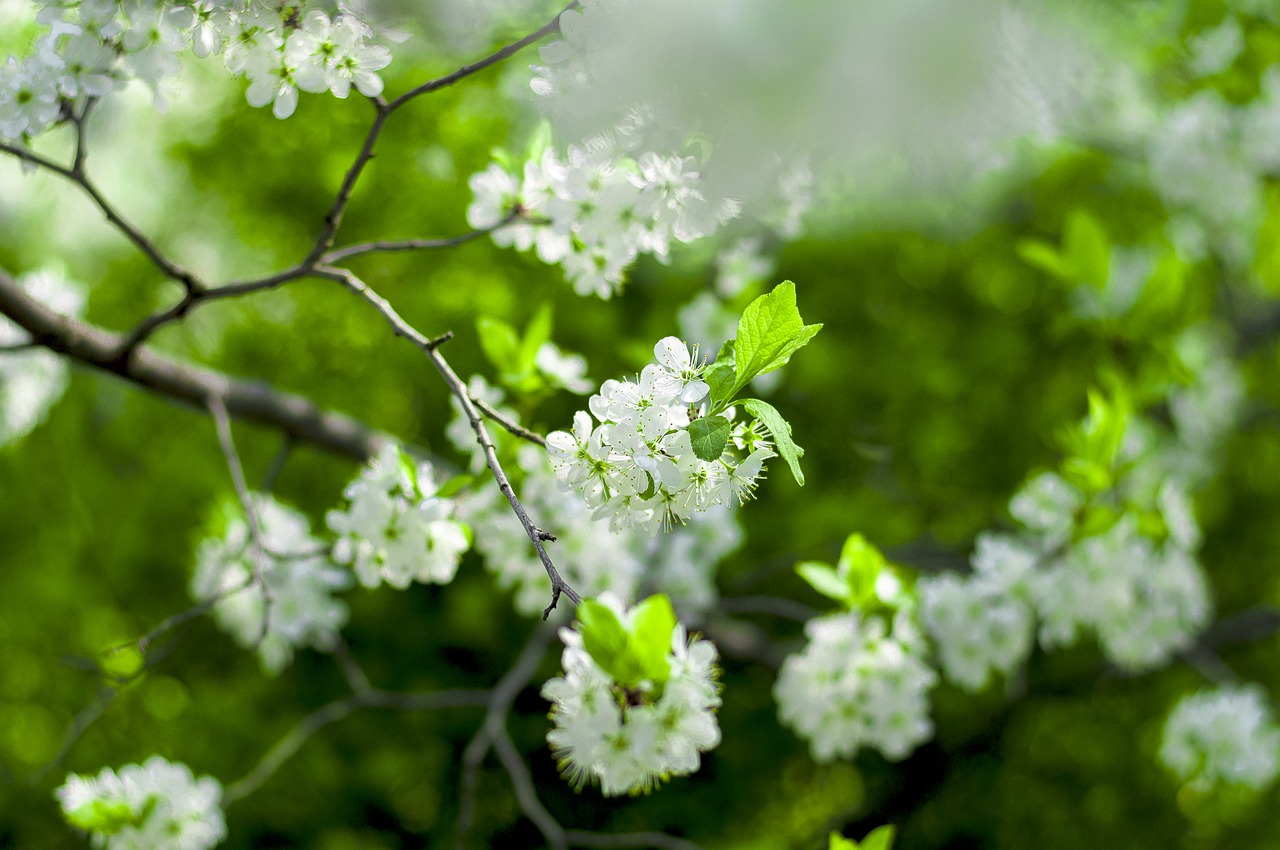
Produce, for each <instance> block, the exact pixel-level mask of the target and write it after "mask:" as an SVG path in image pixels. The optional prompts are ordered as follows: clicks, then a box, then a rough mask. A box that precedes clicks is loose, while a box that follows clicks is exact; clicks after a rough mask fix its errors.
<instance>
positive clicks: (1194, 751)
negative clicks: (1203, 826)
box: [1160, 684, 1280, 791]
mask: <svg viewBox="0 0 1280 850" xmlns="http://www.w3.org/2000/svg"><path fill="white" fill-rule="evenodd" d="M1160 761H1161V762H1162V763H1163V764H1164V765H1165V767H1167V768H1168V769H1169V770H1170V771H1171V772H1172V773H1173V774H1174V775H1175V776H1177V778H1178V779H1179V780H1180V781H1182V782H1184V783H1187V784H1189V785H1193V786H1196V787H1198V788H1200V789H1201V790H1206V791H1211V790H1214V789H1217V788H1219V787H1221V786H1223V785H1234V786H1238V787H1244V788H1250V789H1253V790H1256V791H1261V790H1262V789H1264V788H1266V787H1267V786H1268V785H1270V784H1271V783H1272V782H1274V781H1275V779H1276V776H1277V775H1278V774H1280V726H1277V725H1276V721H1275V718H1274V716H1273V714H1272V711H1271V706H1270V705H1269V704H1268V702H1267V695H1266V692H1265V691H1264V690H1263V689H1262V686H1261V685H1257V684H1248V685H1223V686H1221V687H1218V688H1215V689H1213V690H1206V691H1200V692H1199V693H1195V694H1189V695H1187V696H1184V697H1183V698H1182V699H1181V700H1179V701H1178V704H1177V705H1176V706H1175V707H1174V709H1173V711H1172V712H1171V713H1170V715H1169V719H1168V721H1166V722H1165V726H1164V739H1163V741H1162V742H1161V744H1160Z"/></svg>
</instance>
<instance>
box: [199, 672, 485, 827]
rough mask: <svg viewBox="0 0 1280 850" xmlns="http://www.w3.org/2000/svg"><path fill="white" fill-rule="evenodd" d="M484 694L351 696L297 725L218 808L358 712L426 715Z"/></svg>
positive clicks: (479, 700) (479, 701) (476, 701)
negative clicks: (316, 736)
mask: <svg viewBox="0 0 1280 850" xmlns="http://www.w3.org/2000/svg"><path fill="white" fill-rule="evenodd" d="M488 697H489V692H488V691H468V690H454V691H435V692H428V693H392V692H389V691H379V690H373V691H369V692H368V693H361V694H352V695H351V696H347V697H343V698H342V699H339V700H334V701H333V702H331V703H329V704H327V705H323V706H321V707H320V708H317V709H316V710H315V711H313V712H311V713H310V714H308V715H307V716H306V717H304V718H302V720H300V721H298V723H297V725H295V726H294V727H293V728H292V729H290V730H289V731H288V732H287V733H286V734H285V736H284V737H283V738H281V739H280V740H279V741H278V742H276V745H275V746H274V747H272V748H271V749H270V750H268V751H267V753H266V754H265V755H264V756H263V757H262V759H261V761H259V762H258V764H257V766H256V767H254V769H253V770H251V771H249V773H248V774H247V775H246V776H244V777H243V778H241V779H239V780H238V781H236V782H233V783H232V784H230V785H228V786H227V789H226V791H224V792H223V794H222V805H223V806H224V807H225V806H230V805H231V804H232V803H235V802H237V801H239V800H243V799H244V798H245V797H247V796H249V795H250V794H252V793H254V792H255V791H257V790H258V789H259V788H261V787H262V786H263V785H264V784H265V783H266V782H267V780H269V779H270V778H271V777H272V776H273V775H275V772H276V771H277V770H279V769H280V767H281V765H283V764H284V763H285V762H287V761H288V760H289V759H290V758H292V757H293V756H294V755H295V754H296V753H297V752H298V750H300V749H301V748H302V745H303V744H305V743H306V742H307V740H308V739H309V738H311V736H312V735H314V734H315V733H316V732H319V731H320V730H321V729H323V728H324V727H326V726H328V725H329V724H330V723H336V722H337V721H339V720H341V719H343V718H344V717H346V716H347V715H349V714H351V713H352V712H354V711H356V710H357V709H361V708H395V709H399V710H401V711H427V710H430V709H436V708H464V707H472V706H481V705H484V704H485V702H486V700H487V699H488Z"/></svg>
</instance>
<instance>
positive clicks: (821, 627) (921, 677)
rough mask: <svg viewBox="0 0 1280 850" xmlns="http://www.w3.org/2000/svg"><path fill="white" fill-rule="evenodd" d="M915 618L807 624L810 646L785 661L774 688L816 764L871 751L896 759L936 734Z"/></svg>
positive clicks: (906, 611) (862, 617) (854, 615)
mask: <svg viewBox="0 0 1280 850" xmlns="http://www.w3.org/2000/svg"><path fill="white" fill-rule="evenodd" d="M914 616H915V615H914V612H913V611H912V608H911V606H910V605H909V604H904V605H903V607H901V608H899V610H898V611H897V613H896V614H893V615H887V614H883V613H875V614H870V615H868V614H864V613H862V612H860V611H858V610H849V611H844V612H841V613H838V614H832V615H830V616H827V617H820V618H815V619H813V620H810V621H809V622H807V623H805V627H804V631H805V636H806V637H807V638H808V643H807V644H806V645H805V648H804V650H803V651H802V652H800V653H798V654H795V655H791V656H788V658H787V659H786V661H784V662H783V665H782V670H781V671H780V673H779V675H778V681H777V682H776V683H775V685H774V688H773V696H774V699H775V700H776V701H777V703H778V716H779V717H780V718H781V720H782V722H783V723H785V724H786V725H788V726H790V727H791V728H792V729H794V730H795V731H796V733H797V734H799V735H800V736H801V737H803V738H805V739H806V740H807V741H808V742H809V749H810V752H812V754H813V757H814V759H816V760H817V761H820V762H829V761H831V760H832V759H835V758H852V757H853V755H854V754H855V753H857V752H858V750H859V749H861V748H862V747H873V748H875V749H877V750H879V751H880V752H881V753H882V754H883V755H884V756H885V757H886V758H889V759H893V760H895V761H896V760H898V759H901V758H904V757H905V756H907V755H908V754H909V753H910V752H911V751H912V750H914V749H915V748H916V747H917V746H919V745H920V744H921V743H923V742H924V741H927V740H928V739H929V738H930V737H932V736H933V721H932V720H931V719H930V717H929V697H928V692H929V690H930V689H931V688H932V687H933V686H934V684H936V682H937V679H938V676H937V674H936V673H935V672H934V671H933V669H932V668H931V667H930V666H929V665H928V664H927V663H926V652H927V648H926V645H925V642H924V639H923V636H922V635H921V634H920V632H919V628H918V626H917V625H916V624H915V622H914Z"/></svg>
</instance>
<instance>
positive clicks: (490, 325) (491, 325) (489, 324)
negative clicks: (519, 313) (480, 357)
mask: <svg viewBox="0 0 1280 850" xmlns="http://www.w3.org/2000/svg"><path fill="white" fill-rule="evenodd" d="M476 333H477V334H478V335H479V336H480V348H481V349H483V350H484V354H485V356H486V357H488V358H489V362H490V363H492V364H493V365H494V366H495V367H497V369H498V371H499V372H518V371H520V366H519V363H518V362H517V359H518V355H517V352H518V351H519V348H520V338H519V337H517V336H516V332H515V329H514V328H513V327H511V325H508V324H507V323H506V322H502V321H499V320H497V319H493V318H490V317H488V316H481V317H480V318H479V319H476Z"/></svg>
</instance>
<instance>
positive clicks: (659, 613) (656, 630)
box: [629, 593, 676, 684]
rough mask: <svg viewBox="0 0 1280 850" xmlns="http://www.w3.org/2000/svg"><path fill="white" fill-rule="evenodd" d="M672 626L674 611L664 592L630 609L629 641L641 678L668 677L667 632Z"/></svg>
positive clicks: (660, 679) (665, 678) (668, 643)
mask: <svg viewBox="0 0 1280 850" xmlns="http://www.w3.org/2000/svg"><path fill="white" fill-rule="evenodd" d="M675 628H676V612H675V610H674V609H673V608H672V607H671V600H670V599H668V598H667V597H666V596H665V595H664V594H661V593H659V594H656V595H654V596H650V597H649V598H648V599H646V600H645V601H643V602H641V603H640V604H639V605H637V606H636V607H635V608H634V609H632V612H631V629H630V632H631V634H630V636H629V637H630V639H631V640H630V645H631V650H632V652H633V653H634V655H635V657H636V659H637V661H638V662H639V667H640V670H641V672H642V678H645V679H649V680H651V681H653V682H656V683H661V682H665V681H666V680H667V679H668V677H670V675H671V665H670V663H669V662H668V661H667V654H668V653H669V652H670V651H671V633H672V632H674V631H675ZM633 684H639V682H638V681H637V682H635V683H633Z"/></svg>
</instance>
